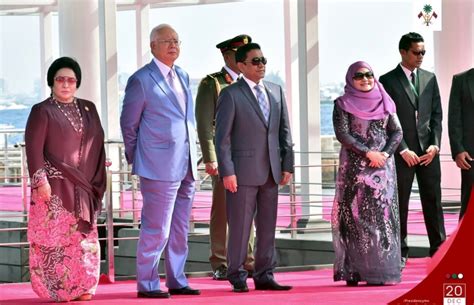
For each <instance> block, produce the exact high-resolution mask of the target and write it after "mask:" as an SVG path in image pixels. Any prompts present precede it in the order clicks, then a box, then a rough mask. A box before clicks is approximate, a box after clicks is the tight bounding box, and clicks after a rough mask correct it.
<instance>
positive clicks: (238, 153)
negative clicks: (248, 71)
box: [216, 79, 294, 186]
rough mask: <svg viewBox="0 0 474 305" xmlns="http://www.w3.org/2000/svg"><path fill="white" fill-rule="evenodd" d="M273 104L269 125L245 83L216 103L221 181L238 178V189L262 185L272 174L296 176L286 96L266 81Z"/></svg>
mask: <svg viewBox="0 0 474 305" xmlns="http://www.w3.org/2000/svg"><path fill="white" fill-rule="evenodd" d="M263 83H264V86H265V88H266V92H267V95H268V98H269V102H270V118H269V122H268V126H267V123H266V122H265V119H264V117H263V114H262V112H261V110H260V107H259V105H258V102H257V100H256V98H255V96H254V95H253V93H252V91H251V89H250V87H249V86H248V84H247V83H246V82H245V80H244V79H240V80H239V81H238V82H236V83H234V84H232V85H230V86H228V87H226V88H224V89H223V90H222V91H221V94H220V95H219V99H218V100H217V114H216V152H217V160H218V164H219V174H220V176H221V177H226V176H231V175H236V176H237V183H238V184H239V185H248V186H257V185H263V184H264V183H265V182H266V181H267V179H268V175H269V174H270V173H271V174H272V176H273V178H274V180H275V182H276V183H279V182H280V180H281V172H282V171H287V172H291V173H292V172H293V166H294V156H293V148H292V140H291V133H290V124H289V119H288V110H287V107H286V102H285V96H284V94H283V90H282V88H281V87H280V86H279V85H276V84H273V83H270V82H266V81H264V82H263Z"/></svg>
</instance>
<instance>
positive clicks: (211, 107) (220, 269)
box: [196, 35, 254, 280]
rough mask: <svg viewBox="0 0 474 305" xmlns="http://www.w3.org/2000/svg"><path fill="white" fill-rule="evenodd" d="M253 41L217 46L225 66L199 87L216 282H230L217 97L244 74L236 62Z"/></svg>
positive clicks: (249, 253)
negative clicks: (240, 51) (218, 150)
mask: <svg viewBox="0 0 474 305" xmlns="http://www.w3.org/2000/svg"><path fill="white" fill-rule="evenodd" d="M249 42H252V38H250V36H248V35H239V36H236V37H234V38H231V39H228V40H225V41H223V42H221V43H219V44H217V45H216V48H218V49H219V50H220V51H221V53H222V57H223V58H224V62H225V66H224V67H223V68H222V69H221V70H220V71H219V72H216V73H212V74H209V75H207V76H206V77H205V78H204V79H203V80H202V81H201V83H200V84H199V88H198V92H197V96H196V124H197V133H198V137H199V143H200V144H201V152H202V159H203V162H204V164H205V166H206V173H207V174H209V175H210V176H211V177H212V207H211V220H210V223H209V239H210V242H211V255H210V257H209V262H210V263H211V267H212V270H213V274H212V278H213V279H215V280H226V279H227V261H226V256H227V216H226V207H225V189H224V185H223V184H222V180H220V179H219V176H218V175H219V170H218V167H217V157H216V149H215V146H214V135H215V128H214V127H215V114H216V105H217V97H218V96H219V94H220V92H221V90H222V89H224V88H225V87H227V86H228V85H230V84H232V83H233V82H235V81H236V80H237V78H238V76H239V74H240V71H239V68H238V67H237V63H236V62H235V52H236V51H237V48H239V47H240V46H243V45H245V44H247V43H249ZM253 263H254V257H253V226H252V227H251V230H250V239H249V246H248V249H247V259H246V261H245V266H244V267H245V269H246V270H247V271H249V272H252V271H253V269H254V266H253Z"/></svg>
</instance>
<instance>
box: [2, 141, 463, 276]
mask: <svg viewBox="0 0 474 305" xmlns="http://www.w3.org/2000/svg"><path fill="white" fill-rule="evenodd" d="M106 145H107V150H108V151H109V152H110V151H115V152H116V153H117V155H116V156H115V160H117V161H116V162H118V164H119V166H118V170H112V169H111V165H112V164H111V161H110V159H108V160H107V163H106V166H107V191H106V194H105V198H104V208H105V209H104V210H105V212H104V214H105V219H106V221H105V223H103V224H102V223H100V224H98V227H105V228H106V236H105V237H101V238H99V240H102V241H105V242H106V248H107V254H106V259H107V265H108V270H107V274H108V277H109V280H110V281H112V282H113V281H114V280H115V264H114V242H115V241H118V240H131V239H137V237H120V238H119V237H115V236H114V227H115V226H132V227H138V225H139V223H140V220H139V219H138V216H137V215H138V212H139V211H140V208H138V206H139V202H140V200H141V199H140V198H139V197H140V196H139V184H138V179H137V177H135V176H133V175H131V173H130V169H129V166H128V165H127V164H126V162H124V150H123V144H122V142H121V141H107V142H106ZM111 146H115V150H114V149H112V148H111ZM15 149H16V150H19V155H20V162H18V165H19V166H20V170H19V171H17V172H19V173H20V174H17V175H10V176H9V177H8V178H9V179H11V181H21V183H20V185H21V188H20V192H21V195H20V198H21V204H22V211H21V212H18V213H12V212H10V213H5V214H4V213H3V212H2V211H0V217H1V218H2V219H10V218H11V219H14V218H16V219H18V217H20V218H21V219H22V220H23V222H24V223H26V220H27V208H28V188H29V186H28V172H27V164H26V153H25V146H24V145H23V144H19V145H16V147H15V148H14V149H13V148H12V149H9V151H11V150H15ZM308 153H315V154H326V155H331V156H333V162H332V163H331V162H326V164H324V165H322V164H318V165H297V166H296V167H295V169H296V171H299V170H301V169H308V168H319V169H321V170H322V169H325V170H328V171H330V172H331V171H332V172H333V174H332V173H330V174H329V175H328V177H329V176H331V177H333V178H335V173H336V171H337V166H338V154H337V152H324V153H322V152H305V154H308ZM297 154H301V152H297ZM0 162H1V160H0ZM199 169H200V177H202V180H200V181H199V182H198V183H197V187H198V189H199V188H204V187H207V188H208V189H210V186H209V182H208V178H209V177H208V176H207V175H206V174H205V173H204V169H203V165H202V164H201V165H200V166H199ZM297 177H298V175H294V176H293V178H292V180H291V183H290V185H289V188H288V192H287V193H284V194H282V196H288V197H289V200H288V202H287V203H285V204H287V205H289V207H288V209H289V215H284V216H283V217H289V225H288V227H286V228H284V229H285V231H288V232H289V233H290V238H293V239H294V238H297V237H298V234H299V233H300V232H303V233H304V232H308V231H310V232H318V229H314V228H301V227H298V220H299V219H301V218H308V217H316V218H323V217H324V216H328V215H327V214H328V212H324V211H322V208H323V207H324V205H325V202H324V200H308V199H307V198H311V197H312V196H317V197H318V198H323V196H326V197H328V195H325V194H323V193H318V194H316V193H313V194H311V193H304V192H303V191H302V190H303V189H304V187H303V186H305V185H318V186H319V187H321V188H325V189H326V188H329V189H333V188H334V179H332V180H330V181H324V180H323V181H321V182H320V183H314V182H311V181H309V182H303V181H297V179H298V178H297ZM14 185H16V184H14ZM1 190H2V188H1V186H0V196H1ZM451 190H452V189H451ZM454 190H455V191H458V190H457V189H454ZM416 192H417V190H416V187H415V188H414V193H415V195H414V196H413V198H414V199H419V197H418V196H417V195H416ZM128 193H130V194H131V209H130V208H126V207H125V204H124V197H125V195H126V194H127V195H128ZM329 197H330V196H329ZM458 199H459V197H458V198H453V199H452V200H453V201H455V200H458ZM115 200H118V207H119V208H117V207H116V206H115V205H114V201H115ZM280 204H281V203H280ZM302 206H307V207H310V208H311V207H313V208H321V209H320V210H321V212H318V213H314V214H310V213H304V212H298V208H301V207H302ZM458 208H459V206H451V207H444V209H445V211H449V210H452V209H458ZM196 209H198V207H193V211H195V210H196ZM0 210H1V208H0ZM410 211H420V209H410ZM130 213H131V215H130ZM329 213H330V212H329ZM116 215H118V219H119V220H118V221H117V222H116V221H114V216H116ZM279 217H281V216H279ZM280 219H281V218H280ZM201 221H202V220H201ZM204 221H206V222H207V221H209V219H205V220H204ZM190 222H191V231H190V234H194V233H195V232H194V231H193V230H192V228H193V227H194V222H195V220H194V219H191V220H190ZM280 229H282V228H279V230H280ZM25 230H27V228H26V226H23V227H19V228H2V229H0V233H6V232H14V231H25ZM319 230H327V228H326V229H319ZM27 245H28V242H12V243H4V242H1V241H0V247H5V246H27Z"/></svg>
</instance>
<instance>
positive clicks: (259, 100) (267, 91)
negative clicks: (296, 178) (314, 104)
mask: <svg viewBox="0 0 474 305" xmlns="http://www.w3.org/2000/svg"><path fill="white" fill-rule="evenodd" d="M235 59H236V61H237V66H238V68H239V69H240V71H241V72H242V74H243V77H242V78H241V79H240V80H239V81H237V82H236V83H234V84H231V85H229V86H228V87H226V88H224V89H223V90H222V91H221V94H220V96H219V99H218V101H217V116H216V148H217V150H216V152H217V160H218V164H219V174H220V176H221V177H222V179H223V183H224V187H225V189H226V206H227V221H228V224H229V235H228V249H227V264H228V270H227V277H228V280H229V282H230V283H231V284H232V287H233V291H234V292H248V287H247V283H246V280H247V271H246V270H245V269H244V268H243V264H244V262H245V258H246V256H247V245H248V241H249V233H250V227H251V226H252V221H253V220H254V218H255V226H256V237H257V242H256V245H255V248H256V250H255V272H254V274H253V280H254V283H255V289H257V290H289V289H291V288H292V287H291V286H283V285H280V284H278V283H277V282H276V281H275V279H274V277H273V270H274V268H275V266H276V259H275V227H276V218H277V204H278V184H280V185H285V184H287V183H288V181H289V180H290V178H291V175H292V173H293V166H294V155H293V148H292V140H291V133H290V123H289V119H288V110H287V107H286V102H285V97H284V94H283V89H282V88H281V87H280V86H278V85H276V84H273V83H270V82H266V81H262V79H263V77H264V76H265V64H266V63H267V59H266V58H265V57H263V54H262V51H261V49H260V46H259V45H258V44H256V43H249V44H246V45H244V46H242V47H240V48H239V49H238V50H237V52H236V54H235Z"/></svg>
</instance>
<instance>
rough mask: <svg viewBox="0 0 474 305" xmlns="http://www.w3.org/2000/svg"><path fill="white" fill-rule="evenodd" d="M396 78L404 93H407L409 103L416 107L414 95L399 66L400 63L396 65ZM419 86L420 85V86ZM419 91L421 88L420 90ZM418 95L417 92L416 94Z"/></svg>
mask: <svg viewBox="0 0 474 305" xmlns="http://www.w3.org/2000/svg"><path fill="white" fill-rule="evenodd" d="M396 71H397V74H396V76H397V78H398V81H399V82H400V84H401V86H402V88H403V90H405V93H406V94H407V95H408V97H409V98H410V103H411V104H412V105H413V107H414V108H415V109H416V96H415V93H414V92H413V90H412V89H411V86H410V83H409V82H408V78H407V76H406V74H405V72H404V71H403V69H402V68H401V67H400V65H398V66H397V70H396ZM420 88H421V87H420ZM420 92H421V90H420ZM418 95H419V94H418Z"/></svg>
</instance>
